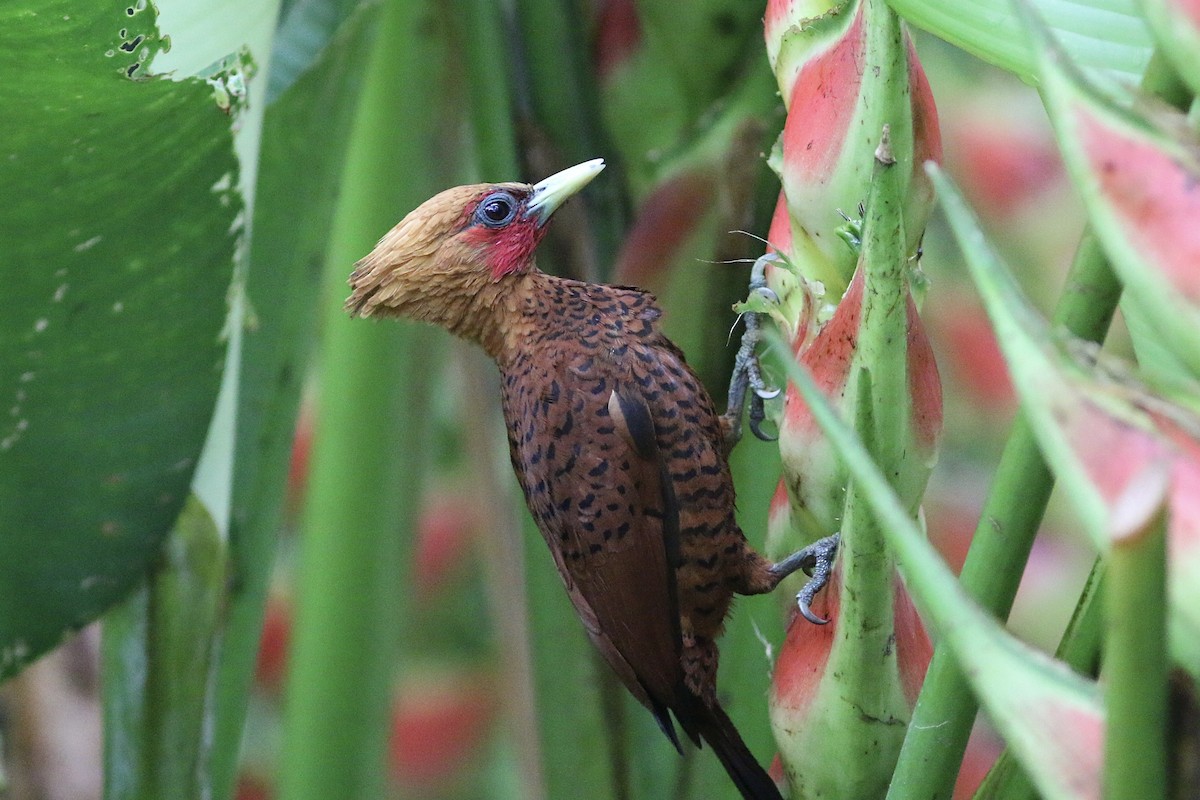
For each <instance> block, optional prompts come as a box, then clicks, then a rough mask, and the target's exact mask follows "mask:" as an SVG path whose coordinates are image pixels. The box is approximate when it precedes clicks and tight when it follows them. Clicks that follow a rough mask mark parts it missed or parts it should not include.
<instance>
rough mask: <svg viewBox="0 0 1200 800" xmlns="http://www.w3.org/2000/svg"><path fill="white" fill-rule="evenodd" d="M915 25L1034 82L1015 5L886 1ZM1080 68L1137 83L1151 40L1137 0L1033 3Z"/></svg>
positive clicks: (1008, 0) (1004, 0) (1006, 1)
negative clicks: (1106, 73) (1111, 74)
mask: <svg viewBox="0 0 1200 800" xmlns="http://www.w3.org/2000/svg"><path fill="white" fill-rule="evenodd" d="M888 2H889V4H890V5H891V6H892V8H894V9H896V12H897V13H898V14H900V15H901V16H902V17H904V18H905V19H907V20H908V21H909V22H911V23H912V24H913V25H916V26H917V27H919V28H923V29H925V30H927V31H929V32H930V33H932V34H933V35H934V36H938V37H940V38H942V39H945V40H946V41H948V42H950V43H951V44H954V45H957V46H959V47H961V48H962V49H964V50H966V51H967V52H968V53H972V54H973V55H976V56H978V57H980V58H982V59H983V60H984V61H987V62H989V63H991V64H995V65H996V66H998V67H1001V68H1002V69H1006V70H1009V71H1010V72H1013V73H1016V75H1017V76H1018V77H1019V78H1021V79H1022V80H1024V81H1026V82H1029V83H1034V82H1036V75H1037V67H1036V64H1035V63H1034V53H1033V52H1032V50H1030V48H1029V41H1028V38H1027V37H1026V35H1025V30H1024V27H1023V26H1022V25H1021V23H1020V21H1019V19H1018V17H1017V14H1016V10H1015V7H1014V6H1013V2H1012V0H972V2H969V3H964V2H962V1H961V0H888ZM1029 2H1030V5H1031V6H1033V8H1035V9H1036V10H1037V11H1038V13H1039V14H1040V16H1041V17H1042V18H1043V19H1045V20H1046V25H1047V26H1048V27H1049V28H1050V29H1051V30H1052V31H1053V32H1054V33H1055V36H1056V37H1057V38H1058V39H1059V40H1060V41H1062V42H1064V43H1065V44H1066V46H1067V50H1068V52H1069V53H1070V54H1071V58H1072V59H1073V60H1074V61H1075V62H1076V63H1078V64H1079V65H1080V66H1083V67H1088V68H1094V69H1097V70H1101V71H1104V72H1110V73H1113V74H1114V75H1117V76H1121V77H1124V78H1126V79H1128V80H1136V79H1137V78H1139V77H1141V75H1142V73H1143V72H1144V71H1145V70H1146V65H1147V64H1148V63H1149V62H1150V52H1151V49H1152V41H1151V38H1150V34H1149V32H1148V31H1147V30H1146V23H1145V20H1144V19H1143V18H1142V15H1141V13H1140V11H1139V9H1138V7H1137V3H1136V2H1135V0H1077V1H1076V2H1060V1H1059V0H1029Z"/></svg>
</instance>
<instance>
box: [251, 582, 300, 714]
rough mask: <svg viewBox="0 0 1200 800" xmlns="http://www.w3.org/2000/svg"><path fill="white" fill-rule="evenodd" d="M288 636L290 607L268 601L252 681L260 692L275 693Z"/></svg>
mask: <svg viewBox="0 0 1200 800" xmlns="http://www.w3.org/2000/svg"><path fill="white" fill-rule="evenodd" d="M291 634H292V607H291V604H290V603H289V602H287V601H285V600H283V599H282V598H279V597H271V598H269V599H268V600H267V609H266V613H265V615H264V617H263V627H262V635H261V638H260V640H259V645H258V662H257V666H256V667H255V670H254V675H255V679H256V680H257V681H258V684H259V685H260V686H262V687H263V688H264V689H267V690H269V691H278V690H279V689H280V687H281V686H282V685H283V677H284V674H285V673H286V671H287V656H288V645H289V643H290V641H291Z"/></svg>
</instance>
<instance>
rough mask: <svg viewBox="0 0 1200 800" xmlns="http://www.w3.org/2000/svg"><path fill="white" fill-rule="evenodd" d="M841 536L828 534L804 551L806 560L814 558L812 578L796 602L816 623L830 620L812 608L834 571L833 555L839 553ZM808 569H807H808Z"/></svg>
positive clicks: (806, 616)
mask: <svg viewBox="0 0 1200 800" xmlns="http://www.w3.org/2000/svg"><path fill="white" fill-rule="evenodd" d="M840 541H841V538H840V537H839V536H838V534H836V533H835V534H834V535H832V536H827V537H825V538H824V539H820V540H818V541H815V542H813V543H812V544H811V545H810V546H809V547H806V548H805V549H804V550H803V551H802V552H803V553H804V554H805V558H804V559H803V561H804V562H808V560H809V559H810V558H811V559H812V572H811V573H809V574H811V575H812V578H811V579H810V580H809V581H808V583H806V584H804V588H803V589H801V590H800V593H799V594H797V595H796V603H797V605H798V606H799V607H800V615H801V616H803V617H804V618H805V619H806V620H808V621H809V622H811V623H812V624H814V625H824V624H825V623H827V622H829V620H827V619H821V618H820V617H818V616H817V615H816V614H814V613H813V610H812V601H813V598H814V597H816V596H817V592H819V591H821V589H823V588H825V584H826V582H828V580H829V575H830V573H831V572H833V557H834V555H835V554H836V553H837V548H838V544H839V542H840ZM806 571H807V570H806Z"/></svg>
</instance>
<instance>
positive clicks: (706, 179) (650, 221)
mask: <svg viewBox="0 0 1200 800" xmlns="http://www.w3.org/2000/svg"><path fill="white" fill-rule="evenodd" d="M713 195H714V185H713V179H712V176H711V175H710V174H708V172H707V170H704V169H700V170H689V171H685V172H681V173H679V174H678V175H675V176H674V177H672V178H668V179H667V180H665V181H663V182H662V183H660V184H659V185H658V186H656V187H655V188H654V190H653V191H651V192H650V194H649V196H647V197H646V199H645V200H644V201H643V202H642V204H641V207H640V208H639V209H638V214H637V217H636V219H634V221H633V227H632V228H631V229H630V231H629V234H628V235H627V236H626V237H625V242H624V244H623V245H622V246H621V252H620V253H619V254H618V256H617V264H616V269H615V274H616V277H617V281H618V282H619V283H628V284H631V285H634V286H645V287H648V288H651V289H654V288H659V287H662V286H664V285H665V284H666V280H667V276H666V275H664V274H662V273H663V270H664V268H665V267H669V266H670V265H671V264H672V263H674V261H675V256H676V253H677V252H678V251H679V249H680V248H681V247H682V246H683V244H684V243H685V242H686V241H687V239H688V237H689V236H691V235H692V234H693V233H695V232H696V228H697V226H698V225H699V224H700V223H701V222H702V221H703V220H704V218H705V212H706V211H707V210H708V209H709V208H710V207H711V206H712V202H713Z"/></svg>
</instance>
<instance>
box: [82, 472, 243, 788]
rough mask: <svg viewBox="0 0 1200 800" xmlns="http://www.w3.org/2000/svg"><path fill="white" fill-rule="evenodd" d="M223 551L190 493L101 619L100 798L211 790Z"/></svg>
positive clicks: (210, 520) (214, 528)
mask: <svg viewBox="0 0 1200 800" xmlns="http://www.w3.org/2000/svg"><path fill="white" fill-rule="evenodd" d="M226 557H227V550H226V547H225V542H224V541H223V540H222V538H221V535H220V533H219V532H218V530H217V525H216V522H215V521H214V520H213V518H212V516H211V515H210V514H209V512H208V510H207V509H206V508H205V506H204V504H203V503H202V502H201V501H200V500H199V499H198V498H197V497H196V496H195V495H192V496H191V497H190V498H189V499H188V502H187V504H186V505H185V506H184V507H183V511H182V512H180V514H179V518H178V519H177V520H176V522H175V526H174V528H172V530H171V532H170V533H169V534H168V535H167V539H166V542H165V543H164V545H163V556H162V563H161V565H159V567H158V569H157V570H156V571H155V572H154V574H152V575H149V576H148V577H147V581H146V584H145V585H144V586H142V587H141V588H139V589H137V590H136V591H135V592H134V593H133V594H132V595H131V596H130V597H129V598H128V599H127V600H125V601H124V602H123V603H121V604H120V605H119V606H117V607H115V608H113V609H112V610H111V611H109V612H108V614H106V615H105V617H104V636H103V640H102V645H101V663H102V671H103V677H104V688H103V700H104V797H105V799H106V800H157V798H163V797H178V798H201V797H209V796H211V795H212V782H211V773H210V770H209V765H210V756H211V740H210V737H209V736H206V735H205V734H206V731H205V728H206V727H207V724H208V720H209V715H210V714H211V711H212V709H211V703H212V691H211V689H212V687H211V677H212V662H213V658H214V655H215V651H216V647H217V645H216V642H217V640H218V637H217V631H218V626H219V620H220V610H221V593H222V589H223V587H224V581H223V577H224V573H225V568H226Z"/></svg>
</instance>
